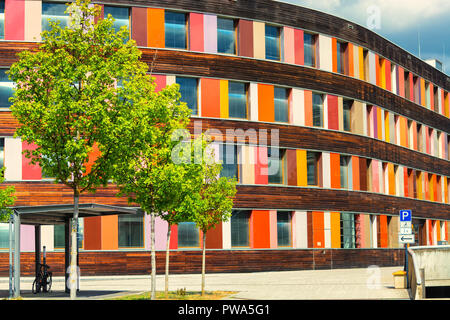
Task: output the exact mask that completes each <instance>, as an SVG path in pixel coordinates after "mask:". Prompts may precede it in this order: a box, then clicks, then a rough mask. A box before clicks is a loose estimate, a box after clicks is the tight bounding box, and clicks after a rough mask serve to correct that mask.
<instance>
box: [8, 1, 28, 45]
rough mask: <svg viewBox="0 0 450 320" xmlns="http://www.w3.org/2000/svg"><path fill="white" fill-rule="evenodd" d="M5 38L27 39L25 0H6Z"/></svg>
mask: <svg viewBox="0 0 450 320" xmlns="http://www.w3.org/2000/svg"><path fill="white" fill-rule="evenodd" d="M5 40H25V0H5Z"/></svg>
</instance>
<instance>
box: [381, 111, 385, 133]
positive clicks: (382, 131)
mask: <svg viewBox="0 0 450 320" xmlns="http://www.w3.org/2000/svg"><path fill="white" fill-rule="evenodd" d="M385 127H386V124H385V121H384V109H381V140H383V141H386V128H385Z"/></svg>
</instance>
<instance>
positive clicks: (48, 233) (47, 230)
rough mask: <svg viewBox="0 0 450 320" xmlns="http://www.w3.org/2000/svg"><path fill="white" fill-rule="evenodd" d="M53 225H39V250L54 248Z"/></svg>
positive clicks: (51, 249)
mask: <svg viewBox="0 0 450 320" xmlns="http://www.w3.org/2000/svg"><path fill="white" fill-rule="evenodd" d="M54 230H55V227H54V226H41V250H42V251H41V252H43V250H44V246H45V250H46V251H53V250H55V242H54V241H55V238H54Z"/></svg>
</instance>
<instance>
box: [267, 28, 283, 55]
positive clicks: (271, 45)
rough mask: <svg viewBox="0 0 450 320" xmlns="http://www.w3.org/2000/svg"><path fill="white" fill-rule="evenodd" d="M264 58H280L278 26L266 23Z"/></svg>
mask: <svg viewBox="0 0 450 320" xmlns="http://www.w3.org/2000/svg"><path fill="white" fill-rule="evenodd" d="M266 59H270V60H280V28H278V27H274V26H269V25H266Z"/></svg>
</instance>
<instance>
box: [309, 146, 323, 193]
mask: <svg viewBox="0 0 450 320" xmlns="http://www.w3.org/2000/svg"><path fill="white" fill-rule="evenodd" d="M319 159H320V153H319V152H312V151H308V152H306V166H307V169H306V170H307V178H308V186H318V185H319Z"/></svg>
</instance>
